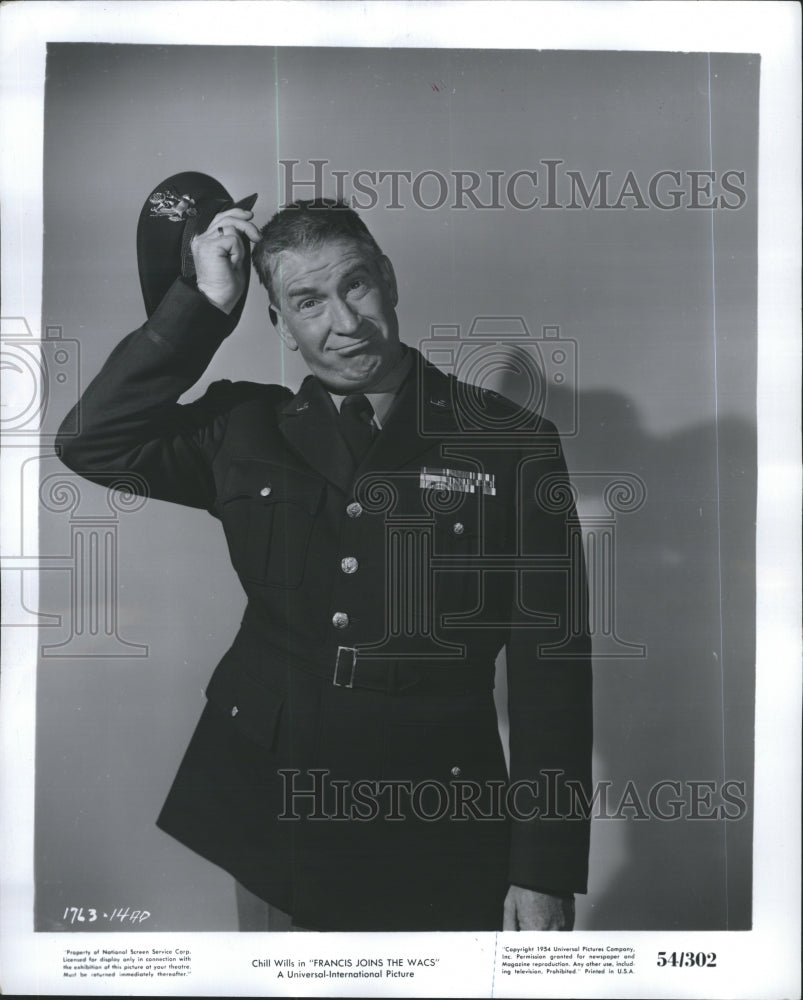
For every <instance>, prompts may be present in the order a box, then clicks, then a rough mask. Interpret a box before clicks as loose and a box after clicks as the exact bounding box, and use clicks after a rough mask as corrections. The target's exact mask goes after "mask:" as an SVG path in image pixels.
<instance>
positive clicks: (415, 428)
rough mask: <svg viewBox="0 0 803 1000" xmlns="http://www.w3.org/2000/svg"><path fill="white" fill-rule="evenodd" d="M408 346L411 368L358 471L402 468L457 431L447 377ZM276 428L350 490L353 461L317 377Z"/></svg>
mask: <svg viewBox="0 0 803 1000" xmlns="http://www.w3.org/2000/svg"><path fill="white" fill-rule="evenodd" d="M411 350H412V351H413V368H412V370H411V371H410V375H409V377H408V378H407V379H406V381H405V382H404V384H403V385H402V387H401V389H400V390H399V398H398V400H397V401H396V404H395V406H394V407H393V409H392V410H391V412H390V414H389V415H388V419H387V422H386V423H385V425H384V427H383V428H382V430H381V432H380V433H379V434H378V435H377V438H376V440H375V442H374V444H373V446H372V448H371V450H370V451H369V452H368V454H367V455H366V457H365V458H364V459H363V461H362V464H361V465H360V467H359V469H357V470H356V474H357V476H361V475H363V474H365V473H369V472H387V471H393V470H396V469H400V468H402V467H403V466H405V465H407V464H408V463H410V462H411V461H412V460H413V459H414V458H415V457H416V456H417V455H420V454H421V453H422V452H425V451H427V450H429V449H431V448H433V447H436V446H437V445H439V444H440V442H441V440H442V438H444V437H451V436H452V435H454V434H455V433H457V432H458V431H459V424H458V421H457V418H456V416H455V412H454V404H453V400H452V383H451V381H450V379H449V378H448V377H447V376H446V375H444V374H443V372H441V371H440V370H439V369H437V368H435V367H434V365H431V364H429V363H428V362H426V361H425V360H424V358H423V357H422V355H421V354H420V353H419V352H418V351H416V350H414V349H413V348H411ZM279 427H280V430H281V432H282V434H283V435H284V438H285V440H286V441H287V442H288V444H289V445H290V446H291V447H292V448H293V449H294V450H295V451H296V452H298V454H299V455H300V456H301V457H302V458H303V459H304V460H305V461H306V462H307V464H308V465H310V466H311V467H312V468H313V469H315V470H316V471H317V472H319V473H320V474H321V475H323V476H325V477H326V479H328V480H329V482H331V483H333V484H334V485H335V486H337V488H338V489H339V490H341V491H342V492H343V493H346V494H348V493H350V492H351V489H352V486H353V483H354V479H355V470H354V463H353V461H352V458H351V455H350V454H349V451H348V448H347V447H346V443H345V441H344V440H343V438H342V437H341V435H340V432H339V431H338V428H337V419H336V410H335V406H334V403H333V402H332V400H331V398H330V396H329V393H328V392H327V391H326V389H325V388H324V387H323V386H322V385H321V383H320V382H319V381H318V380H317V379H316V378H314V377H313V376H308V377H307V378H306V379H305V380H304V382H303V383H302V384H301V388H300V389H299V391H298V393H297V394H296V395H295V396H293V398H292V399H291V400H290V401H289V402H288V403H286V404H285V405H284V406H283V407H282V409H281V413H280V417H279Z"/></svg>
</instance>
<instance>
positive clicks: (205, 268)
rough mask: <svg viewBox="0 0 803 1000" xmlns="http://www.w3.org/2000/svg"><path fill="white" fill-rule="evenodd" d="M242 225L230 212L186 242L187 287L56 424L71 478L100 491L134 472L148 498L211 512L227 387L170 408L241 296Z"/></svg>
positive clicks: (202, 364) (253, 232) (243, 215)
mask: <svg viewBox="0 0 803 1000" xmlns="http://www.w3.org/2000/svg"><path fill="white" fill-rule="evenodd" d="M251 217H252V213H251V212H247V211H245V210H243V209H231V210H229V211H228V212H225V213H220V214H219V215H217V216H215V218H214V219H213V220H212V223H211V225H210V226H209V227H208V229H207V230H206V231H205V232H204V233H202V234H200V235H199V236H197V237H195V239H194V240H193V244H192V250H193V257H194V261H195V269H196V274H197V287H196V286H195V285H194V284H193V283H191V282H188V281H185V280H184V279H183V278H177V279H176V281H175V282H174V284H173V285H172V286H171V288H170V290H169V291H168V293H167V295H166V296H165V297H164V299H163V300H162V302H161V303H160V304H159V306H158V307H157V308H156V310H155V311H154V313H153V315H152V316H151V317H150V319H149V320H148V321H147V322H146V323H145V324H144V325H143V326H141V327H140V328H139V329H138V330H135V331H134V332H133V333H131V334H129V335H128V336H127V337H125V339H124V340H123V341H122V342H121V343H120V344H118V345H117V347H115V349H114V350H113V351H112V353H111V355H110V356H109V358H108V360H107V361H106V363H105V364H104V366H103V368H102V369H101V371H100V373H99V374H98V375H97V376H96V378H95V379H93V381H92V383H91V384H90V385H89V387H88V388H87V390H86V392H85V393H84V394H83V396H82V397H81V399H80V400H79V401H78V403H77V404H76V411H74V412H72V413H71V414H69V415H68V417H67V418H66V419H65V421H64V422H63V424H62V427H61V430H60V433H59V435H58V437H57V439H56V448H57V452H58V454H59V456H60V457H61V459H62V460H63V461H64V462H65V464H66V465H68V466H69V467H70V468H71V469H73V470H74V471H75V472H78V473H79V474H81V475H83V476H85V477H86V478H88V479H92V480H94V481H97V482H102V483H103V484H105V485H109V483H110V480H111V479H112V478H113V475H114V474H116V473H120V472H134V473H136V474H137V476H138V477H139V478H140V479H141V480H142V481H143V484H144V485H143V487H142V490H143V492H146V493H147V494H148V495H150V496H153V497H157V498H159V499H163V500H170V501H172V502H174V503H181V504H186V505H189V506H194V507H207V508H208V507H210V506H211V505H212V503H213V501H214V483H213V480H212V473H211V462H212V459H213V458H214V455H215V452H216V451H217V448H218V446H219V443H220V441H221V440H222V436H223V434H224V433H225V426H226V415H227V413H228V411H229V409H230V406H231V403H232V399H233V393H234V392H235V387H234V386H232V385H231V383H228V382H220V383H216V384H215V385H213V386H211V387H210V389H209V390H208V391H207V393H206V394H205V395H204V396H203V397H202V398H201V399H199V400H197V401H195V402H193V403H190V404H187V405H180V404H179V403H178V402H177V400H178V399H179V397H180V396H181V395H182V394H183V393H184V392H186V391H187V389H189V388H190V387H191V386H192V385H194V384H195V383H196V382H197V380H198V379H199V378H200V376H201V375H202V374H203V372H204V371H205V370H206V368H207V366H208V364H209V362H210V361H211V359H212V357H213V355H214V353H215V351H216V350H217V348H218V347H219V346H220V344H221V343H222V341H223V340H224V339H225V337H226V336H227V335H228V334H229V333H230V332H231V325H232V324H231V322H230V320H229V316H228V314H229V313H230V312H231V311H232V309H233V308H234V306H235V305H236V304H237V302H238V300H239V298H240V296H241V295H242V293H243V289H244V287H245V277H244V275H245V269H246V268H247V267H248V253H247V252H246V245H245V241H244V240H243V239H242V238H241V237H240V236H239V235H238V233H241V234H242V235H243V237H245V238H247V239H248V240H253V239H256V238H257V237H258V230H257V228H256V226H255V225H254V224H253V223H252V222H251V221H250V219H251ZM73 428H77V430H73Z"/></svg>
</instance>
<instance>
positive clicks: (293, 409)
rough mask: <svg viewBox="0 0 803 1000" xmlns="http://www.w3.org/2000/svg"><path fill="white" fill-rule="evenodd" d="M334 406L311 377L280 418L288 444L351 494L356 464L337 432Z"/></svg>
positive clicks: (320, 386)
mask: <svg viewBox="0 0 803 1000" xmlns="http://www.w3.org/2000/svg"><path fill="white" fill-rule="evenodd" d="M336 416H337V412H336V410H335V405H334V403H333V402H332V400H331V397H330V396H329V393H328V392H327V391H326V389H324V387H323V386H322V385H321V383H320V382H319V381H318V380H317V379H316V378H314V377H313V376H311V375H309V376H307V378H306V379H304V381H303V382H302V384H301V388H300V389H299V390H298V392H297V393H296V395H295V396H293V398H292V399H291V400H290V401H289V402H288V403H286V404H285V405H284V406H283V407H282V409H281V414H280V416H279V428H280V430H281V432H282V434H283V435H284V438H285V440H286V441H287V442H288V444H289V445H290V446H291V447H292V448H293V449H294V450H295V451H297V452H298V454H299V455H301V457H302V458H303V459H304V460H305V461H306V462H307V464H308V465H310V466H311V467H312V468H313V469H315V470H316V471H317V472H319V473H320V474H321V475H322V476H325V477H326V478H327V479H328V480H329V482H331V483H333V484H334V485H335V486H337V488H338V489H339V490H341V491H342V492H343V493H349V492H350V490H351V484H352V480H353V469H354V462H353V460H352V458H351V455H350V454H349V451H348V448H347V447H346V442H345V441H344V440H343V438H342V437H341V435H340V432H339V431H338V429H337V420H336Z"/></svg>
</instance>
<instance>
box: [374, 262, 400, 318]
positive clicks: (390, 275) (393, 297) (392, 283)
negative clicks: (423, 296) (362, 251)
mask: <svg viewBox="0 0 803 1000" xmlns="http://www.w3.org/2000/svg"><path fill="white" fill-rule="evenodd" d="M379 272H380V274H381V275H382V280H383V281H384V282H385V284H386V285H387V287H388V291H389V292H390V301H391V302H392V303H393V308H394V309H395V308H396V306H397V305H398V304H399V290H398V287H397V285H396V274H395V272H394V270H393V265H392V264H391V262H390V260H389V258H388V257H386V256H385V255H384V254H382V256H381V257H380V258H379Z"/></svg>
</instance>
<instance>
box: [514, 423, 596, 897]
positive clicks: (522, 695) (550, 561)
mask: <svg viewBox="0 0 803 1000" xmlns="http://www.w3.org/2000/svg"><path fill="white" fill-rule="evenodd" d="M536 440H537V444H536V446H535V447H534V448H532V449H531V450H529V451H528V452H525V453H523V454H522V461H521V463H520V465H519V483H520V489H519V496H518V503H519V505H520V511H519V517H518V519H517V520H518V525H519V527H518V532H517V543H516V544H517V552H518V553H519V554H521V555H522V556H523V557H524V560H523V562H522V569H521V572H520V574H519V585H518V587H517V589H516V591H514V593H515V596H514V601H513V608H512V611H511V618H510V621H511V626H512V627H511V629H510V633H509V638H508V642H507V673H508V702H509V704H508V712H509V719H510V778H511V782H532V783H534V784H532V785H528V786H525V787H526V788H527V789H528V791H527V792H526V793H522V794H520V795H519V796H518V797H517V800H516V801H517V802H519V803H520V813H518V814H517V815H516V816H514V818H513V822H512V833H511V853H510V871H509V876H510V882H511V884H514V885H520V886H523V887H525V888H530V889H537V890H540V891H542V892H553V893H572V892H585V891H586V888H587V878H588V851H589V826H590V823H589V817H588V815H587V812H588V810H584V809H583V807H582V803H583V800H585V801H586V802H587V801H588V799H589V794H590V786H591V743H592V687H591V641H590V636H589V631H588V621H587V619H588V598H587V584H586V574H585V563H584V557H583V546H582V532H581V528H580V524H579V521H578V519H577V513H576V509H575V503H574V497H573V492H572V488H571V485H570V482H569V477H568V474H567V471H566V465H565V462H564V459H563V452H562V449H561V445H560V439H559V437H558V434H557V432H556V431H555V429H554V428H553V427H551V425H548V426H547V427H546V429H545V430H544V429H542V431H541V433H539V434H538V435H537V438H536ZM535 807H537V811H536V808H535Z"/></svg>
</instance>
